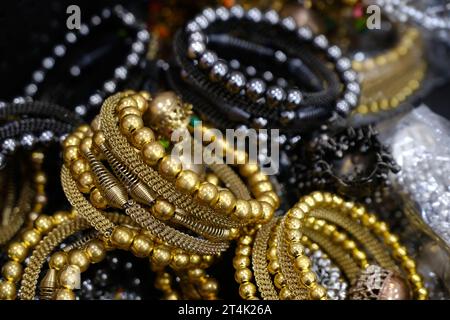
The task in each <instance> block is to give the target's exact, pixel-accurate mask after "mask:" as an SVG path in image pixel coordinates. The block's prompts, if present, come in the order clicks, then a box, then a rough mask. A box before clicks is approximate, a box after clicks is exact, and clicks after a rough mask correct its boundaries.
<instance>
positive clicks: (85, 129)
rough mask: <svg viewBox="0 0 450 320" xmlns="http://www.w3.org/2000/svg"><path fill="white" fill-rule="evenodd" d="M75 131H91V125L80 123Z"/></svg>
mask: <svg viewBox="0 0 450 320" xmlns="http://www.w3.org/2000/svg"><path fill="white" fill-rule="evenodd" d="M77 131H79V132H82V133H90V132H92V130H91V127H90V126H89V125H88V124H82V125H81V126H79V127H78V128H77Z"/></svg>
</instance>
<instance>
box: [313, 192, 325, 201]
mask: <svg viewBox="0 0 450 320" xmlns="http://www.w3.org/2000/svg"><path fill="white" fill-rule="evenodd" d="M311 197H313V199H314V201H315V202H317V203H321V202H324V200H325V199H324V196H323V193H322V192H319V191H315V192H313V193H311Z"/></svg>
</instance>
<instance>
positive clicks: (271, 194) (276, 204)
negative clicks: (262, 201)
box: [262, 191, 280, 208]
mask: <svg viewBox="0 0 450 320" xmlns="http://www.w3.org/2000/svg"><path fill="white" fill-rule="evenodd" d="M262 196H269V197H271V198H272V199H273V201H275V207H277V208H278V207H279V206H280V197H278V195H277V194H276V193H275V192H274V191H269V192H264V193H263V194H262Z"/></svg>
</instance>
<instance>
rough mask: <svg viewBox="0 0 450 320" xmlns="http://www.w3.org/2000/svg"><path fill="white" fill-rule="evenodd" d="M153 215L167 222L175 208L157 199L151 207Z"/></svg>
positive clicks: (173, 213)
mask: <svg viewBox="0 0 450 320" xmlns="http://www.w3.org/2000/svg"><path fill="white" fill-rule="evenodd" d="M152 212H153V215H154V216H155V217H156V218H158V219H160V220H163V221H168V220H170V219H172V218H173V216H174V215H175V206H174V205H172V204H171V203H170V202H167V201H166V200H162V199H157V200H156V202H155V204H154V205H153V207H152Z"/></svg>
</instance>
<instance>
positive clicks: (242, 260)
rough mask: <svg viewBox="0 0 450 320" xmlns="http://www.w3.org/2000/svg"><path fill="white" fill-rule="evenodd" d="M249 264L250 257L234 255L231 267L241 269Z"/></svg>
mask: <svg viewBox="0 0 450 320" xmlns="http://www.w3.org/2000/svg"><path fill="white" fill-rule="evenodd" d="M249 266H250V258H249V257H247V256H243V255H236V256H235V257H234V258H233V267H234V268H235V269H243V268H247V267H249Z"/></svg>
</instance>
